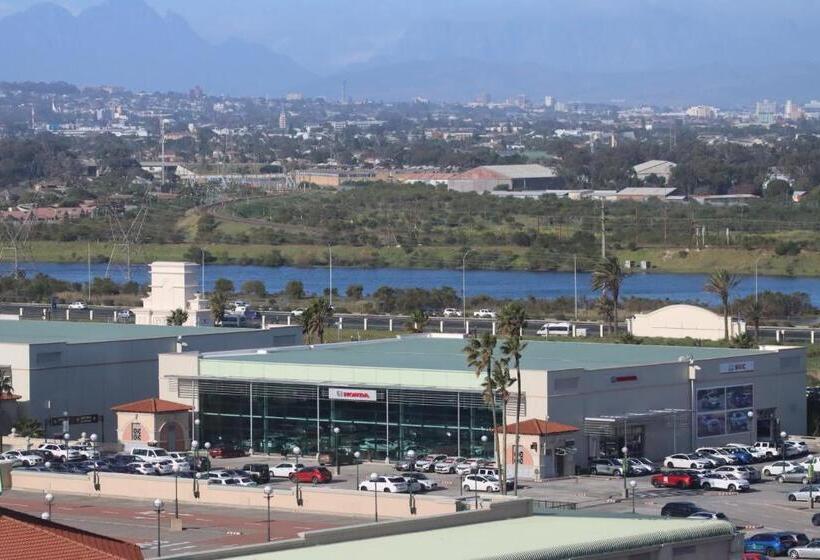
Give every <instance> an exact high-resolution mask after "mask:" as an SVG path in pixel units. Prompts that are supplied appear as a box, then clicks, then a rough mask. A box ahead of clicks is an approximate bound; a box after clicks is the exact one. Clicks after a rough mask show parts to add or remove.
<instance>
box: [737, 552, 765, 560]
mask: <svg viewBox="0 0 820 560" xmlns="http://www.w3.org/2000/svg"><path fill="white" fill-rule="evenodd" d="M743 560H769V557H768V556H766V555H765V554H763V553H761V552H744V553H743Z"/></svg>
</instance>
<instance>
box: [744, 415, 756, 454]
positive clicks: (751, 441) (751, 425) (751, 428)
mask: <svg viewBox="0 0 820 560" xmlns="http://www.w3.org/2000/svg"><path fill="white" fill-rule="evenodd" d="M754 417H755V413H754V412H752V411H751V410H750V411H749V412H747V413H746V418H748V419H749V445H751V446H754V444H755V431H756V430H755V429H754V423H753V422H752V419H753V418H754Z"/></svg>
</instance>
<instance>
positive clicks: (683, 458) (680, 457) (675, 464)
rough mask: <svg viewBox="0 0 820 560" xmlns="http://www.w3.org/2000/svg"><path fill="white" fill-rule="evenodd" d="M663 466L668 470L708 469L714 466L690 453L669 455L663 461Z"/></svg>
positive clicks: (710, 462)
mask: <svg viewBox="0 0 820 560" xmlns="http://www.w3.org/2000/svg"><path fill="white" fill-rule="evenodd" d="M663 464H664V465H666V466H667V467H668V468H670V469H709V468H712V467H714V466H715V465H714V464H713V463H712V461H709V460H708V459H704V458H703V457H699V456H698V455H694V454H691V453H689V454H687V453H675V454H674V455H669V456H668V457H666V458H665V459H664V460H663Z"/></svg>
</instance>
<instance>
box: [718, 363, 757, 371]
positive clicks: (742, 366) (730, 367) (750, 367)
mask: <svg viewBox="0 0 820 560" xmlns="http://www.w3.org/2000/svg"><path fill="white" fill-rule="evenodd" d="M754 370H755V363H754V362H753V361H751V360H749V361H748V362H730V363H728V364H720V373H743V372H747V371H754Z"/></svg>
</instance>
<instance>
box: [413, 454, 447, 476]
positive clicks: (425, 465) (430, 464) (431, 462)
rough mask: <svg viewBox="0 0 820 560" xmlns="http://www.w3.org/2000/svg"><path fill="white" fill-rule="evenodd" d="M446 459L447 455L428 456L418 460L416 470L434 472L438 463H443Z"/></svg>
mask: <svg viewBox="0 0 820 560" xmlns="http://www.w3.org/2000/svg"><path fill="white" fill-rule="evenodd" d="M446 458H447V455H426V456H424V457H422V458H421V459H416V470H417V471H425V472H433V469H434V468H435V465H436V463H438V462H439V461H443V460H445V459H446Z"/></svg>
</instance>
